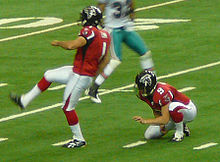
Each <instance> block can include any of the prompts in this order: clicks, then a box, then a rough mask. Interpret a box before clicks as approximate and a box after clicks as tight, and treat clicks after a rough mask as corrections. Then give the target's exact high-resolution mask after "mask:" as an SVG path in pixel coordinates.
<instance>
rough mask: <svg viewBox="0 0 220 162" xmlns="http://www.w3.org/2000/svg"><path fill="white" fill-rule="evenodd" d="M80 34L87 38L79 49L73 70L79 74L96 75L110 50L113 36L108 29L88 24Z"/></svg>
mask: <svg viewBox="0 0 220 162" xmlns="http://www.w3.org/2000/svg"><path fill="white" fill-rule="evenodd" d="M79 36H82V37H84V38H85V39H86V40H87V43H86V45H85V46H83V47H80V48H78V49H77V53H76V55H75V60H74V63H73V71H74V72H75V73H77V74H79V75H88V76H92V77H93V76H95V75H96V72H97V70H98V66H99V63H100V61H101V59H102V58H103V56H105V55H106V54H107V52H108V48H109V46H110V42H111V38H110V35H109V33H108V32H107V31H105V30H98V29H97V28H96V27H93V26H86V27H83V29H82V30H81V31H80V34H79Z"/></svg>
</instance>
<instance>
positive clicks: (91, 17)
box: [10, 6, 111, 148]
mask: <svg viewBox="0 0 220 162" xmlns="http://www.w3.org/2000/svg"><path fill="white" fill-rule="evenodd" d="M101 19H102V12H101V10H100V9H99V8H97V7H95V6H89V7H86V8H84V9H83V11H82V12H81V23H82V26H83V28H82V29H81V31H80V34H79V36H78V38H76V39H75V40H70V41H56V40H55V41H53V42H51V45H52V46H58V47H62V48H64V49H66V50H74V49H77V52H76V55H75V59H74V63H73V66H64V67H61V68H57V69H53V70H48V71H46V72H45V73H44V77H43V78H42V79H41V80H40V81H39V82H38V83H37V84H36V86H35V87H34V88H33V89H31V90H30V91H29V92H27V93H25V94H22V95H21V96H18V95H13V94H11V96H10V97H11V99H12V101H14V102H15V103H16V104H17V105H19V106H20V107H21V108H22V109H24V108H26V106H27V105H28V104H29V103H30V102H31V101H32V100H33V99H34V98H36V97H37V96H38V95H39V94H41V93H42V92H43V91H45V90H46V89H47V88H48V87H49V86H50V85H51V83H52V82H59V83H64V84H67V85H66V88H65V91H64V96H63V106H62V109H63V112H64V113H65V116H66V118H67V122H68V124H69V126H70V128H71V130H72V133H73V135H74V136H73V140H72V141H70V142H69V143H67V144H64V145H63V146H64V147H67V148H75V147H82V146H85V145H86V142H85V139H84V137H83V135H82V132H81V129H80V125H79V120H78V117H77V114H76V112H75V107H76V105H77V102H78V100H79V98H80V96H81V94H82V93H83V92H84V90H86V89H87V88H88V87H89V86H90V84H91V83H92V80H93V77H94V76H96V75H97V72H99V71H102V69H103V67H104V66H106V65H107V63H108V62H109V59H110V57H109V56H108V52H107V51H108V49H109V46H110V42H111V38H110V35H109V33H108V32H107V31H105V30H99V29H98V28H97V25H99V24H100V22H101Z"/></svg>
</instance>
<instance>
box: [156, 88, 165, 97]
mask: <svg viewBox="0 0 220 162" xmlns="http://www.w3.org/2000/svg"><path fill="white" fill-rule="evenodd" d="M157 92H158V93H159V94H160V95H162V94H163V93H164V89H163V88H161V87H160V88H158V89H157Z"/></svg>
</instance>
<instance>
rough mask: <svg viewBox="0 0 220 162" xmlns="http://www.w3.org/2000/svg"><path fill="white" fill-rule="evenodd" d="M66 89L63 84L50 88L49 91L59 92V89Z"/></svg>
mask: <svg viewBox="0 0 220 162" xmlns="http://www.w3.org/2000/svg"><path fill="white" fill-rule="evenodd" d="M65 87H66V85H65V84H62V85H59V86H55V87H51V88H48V90H49V91H54V90H59V89H62V88H65Z"/></svg>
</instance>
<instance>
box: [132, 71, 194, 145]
mask: <svg viewBox="0 0 220 162" xmlns="http://www.w3.org/2000/svg"><path fill="white" fill-rule="evenodd" d="M135 87H136V88H137V89H138V94H137V97H138V98H139V99H141V100H143V101H144V102H146V103H147V104H148V105H149V106H150V107H151V108H152V110H153V114H154V117H155V118H153V119H144V118H142V117H141V116H134V117H133V119H134V120H136V121H137V122H139V123H141V124H150V126H149V127H148V128H147V130H146V131H145V134H144V136H145V138H146V139H153V138H160V137H161V136H163V135H165V134H166V133H167V132H168V131H169V130H173V129H174V130H175V133H174V135H173V137H172V139H171V141H174V142H180V141H182V140H183V138H184V134H185V135H186V136H190V131H189V128H188V127H187V126H186V123H187V122H191V121H193V120H194V118H195V117H196V115H197V108H196V106H195V105H194V104H193V102H192V101H191V100H190V98H188V97H187V96H186V95H184V94H183V93H181V92H179V91H178V90H176V88H174V87H173V86H171V85H169V84H167V83H161V82H157V79H156V76H155V74H154V73H153V72H151V71H147V70H144V71H143V72H141V73H140V74H138V75H137V76H136V80H135Z"/></svg>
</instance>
